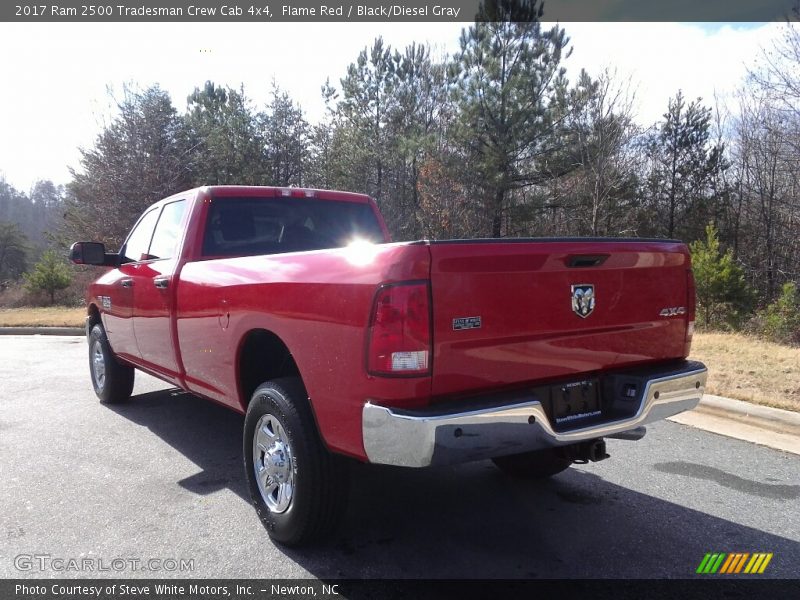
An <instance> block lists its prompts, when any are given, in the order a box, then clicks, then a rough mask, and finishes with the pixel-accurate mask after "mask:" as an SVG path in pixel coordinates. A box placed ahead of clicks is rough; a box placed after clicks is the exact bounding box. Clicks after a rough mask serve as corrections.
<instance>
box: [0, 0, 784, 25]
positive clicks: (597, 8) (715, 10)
mask: <svg viewBox="0 0 800 600" xmlns="http://www.w3.org/2000/svg"><path fill="white" fill-rule="evenodd" d="M796 4H797V0H544V2H542V1H541V0H538V1H534V2H530V1H526V0H487V3H486V4H485V3H484V1H482V0H436V1H425V0H404V1H391V0H386V1H381V0H378V1H377V2H376V1H374V0H361V1H360V2H350V1H346V2H345V1H341V0H310V1H309V0H303V1H300V0H10V1H9V0H5V1H4V2H2V3H0V21H4V22H63V23H69V22H98V23H111V22H158V21H176V22H177V21H180V22H232V21H238V22H251V23H269V22H288V21H294V22H304V21H305V22H311V21H315V22H328V21H329V22H331V23H341V22H364V21H370V22H381V21H382V22H389V23H391V22H415V21H416V22H422V21H440V22H470V21H474V20H475V19H476V17H478V18H483V19H491V20H520V21H523V20H531V19H537V18H538V19H541V20H544V21H559V22H562V23H564V22H574V21H595V22H603V21H605V22H615V21H616V22H619V21H692V22H698V21H700V22H756V21H776V20H785V19H786V18H788V17H789V16H791V14H792V9H793V8H794V7H795V6H796ZM510 5H514V6H510Z"/></svg>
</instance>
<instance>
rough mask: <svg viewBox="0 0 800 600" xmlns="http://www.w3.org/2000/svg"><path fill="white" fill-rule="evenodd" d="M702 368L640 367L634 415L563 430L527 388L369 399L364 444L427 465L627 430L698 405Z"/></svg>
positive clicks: (380, 457) (388, 459)
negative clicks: (388, 401)
mask: <svg viewBox="0 0 800 600" xmlns="http://www.w3.org/2000/svg"><path fill="white" fill-rule="evenodd" d="M707 375H708V373H707V369H706V367H705V365H703V364H702V363H699V362H694V361H687V362H684V363H682V364H681V365H679V366H678V367H670V368H668V369H661V370H652V369H651V370H645V371H643V372H642V373H639V374H637V376H638V377H639V378H640V380H641V381H642V382H643V383H644V386H643V389H642V390H641V391H640V392H639V397H638V398H637V401H638V403H639V404H638V409H636V411H635V413H633V414H632V416H628V417H626V418H622V419H619V420H611V421H605V422H602V423H599V424H595V425H592V426H588V427H584V428H581V429H570V430H568V431H556V429H555V428H554V427H553V426H552V424H551V423H550V420H549V419H548V417H547V414H546V412H545V409H544V407H543V406H542V403H541V402H539V401H538V400H536V399H532V394H531V393H530V392H515V393H513V394H502V395H497V396H493V397H491V398H489V399H483V400H475V399H473V400H472V401H471V402H470V406H469V407H468V408H462V409H460V410H459V409H454V408H452V407H444V408H442V407H437V410H429V411H402V410H398V409H391V408H386V407H384V406H378V405H375V404H371V403H369V402H368V403H367V404H366V405H365V406H364V409H363V413H362V433H363V436H364V449H365V451H366V454H367V458H368V459H369V461H370V462H372V463H377V464H386V465H397V466H403V467H427V466H430V465H439V464H450V463H458V462H468V461H472V460H481V459H485V458H492V457H495V456H503V455H507V454H518V453H520V452H528V451H531V450H539V449H543V448H548V447H553V446H565V445H568V444H573V443H576V442H581V441H584V440H590V439H595V438H602V437H625V436H620V435H618V434H620V433H623V432H628V431H631V430H634V429H637V428H639V427H641V426H642V425H645V424H647V423H652V422H653V421H659V420H661V419H664V418H666V417H670V416H672V415H676V414H678V413H680V412H683V411H686V410H691V409H692V408H694V407H695V406H697V403H698V402H699V401H700V398H701V397H702V396H703V391H704V389H705V384H706V378H707ZM633 437H634V438H635V437H636V436H633ZM639 437H641V436H639Z"/></svg>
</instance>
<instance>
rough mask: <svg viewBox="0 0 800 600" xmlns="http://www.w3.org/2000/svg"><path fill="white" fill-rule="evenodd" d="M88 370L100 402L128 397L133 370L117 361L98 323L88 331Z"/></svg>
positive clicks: (113, 401) (109, 402) (109, 401)
mask: <svg viewBox="0 0 800 600" xmlns="http://www.w3.org/2000/svg"><path fill="white" fill-rule="evenodd" d="M89 371H90V372H91V375H92V387H94V393H95V394H97V397H98V398H100V402H103V403H105V404H114V403H117V402H122V401H124V400H127V399H128V398H130V395H131V392H133V379H134V372H135V370H134V368H133V367H129V366H127V365H121V364H120V363H118V362H117V359H116V357H115V356H114V353H113V352H112V351H111V346H109V344H108V338H106V332H105V330H104V329H103V326H102V325H100V324H99V323H98V324H97V325H95V326H94V327H92V330H91V332H89Z"/></svg>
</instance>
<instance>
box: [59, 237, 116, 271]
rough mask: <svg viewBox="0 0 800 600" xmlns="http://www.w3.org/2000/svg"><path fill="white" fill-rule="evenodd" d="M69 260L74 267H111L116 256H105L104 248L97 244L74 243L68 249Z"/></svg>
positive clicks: (114, 263)
mask: <svg viewBox="0 0 800 600" xmlns="http://www.w3.org/2000/svg"><path fill="white" fill-rule="evenodd" d="M69 259H70V260H71V261H72V262H73V263H75V264H76V265H97V266H101V267H113V266H116V264H117V255H116V254H106V247H105V246H104V245H103V244H101V243H99V242H75V243H74V244H72V246H71V247H70V249H69Z"/></svg>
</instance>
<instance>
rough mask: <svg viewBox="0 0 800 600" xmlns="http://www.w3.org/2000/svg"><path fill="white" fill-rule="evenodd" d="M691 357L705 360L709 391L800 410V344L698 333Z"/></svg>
mask: <svg viewBox="0 0 800 600" xmlns="http://www.w3.org/2000/svg"><path fill="white" fill-rule="evenodd" d="M691 358H694V359H697V360H701V361H703V362H704V363H706V366H707V367H708V386H707V387H706V391H707V392H708V393H710V394H717V395H719V396H726V397H728V398H736V399H737V400H746V401H747V402H754V403H756V404H764V405H767V406H774V407H777V408H786V409H789V410H796V411H800V348H791V347H789V346H781V345H779V344H773V343H771V342H765V341H763V340H759V339H757V338H754V337H750V336H746V335H742V334H736V333H696V334H695V336H694V340H693V342H692V356H691Z"/></svg>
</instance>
